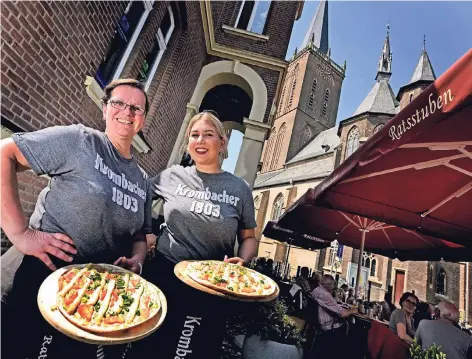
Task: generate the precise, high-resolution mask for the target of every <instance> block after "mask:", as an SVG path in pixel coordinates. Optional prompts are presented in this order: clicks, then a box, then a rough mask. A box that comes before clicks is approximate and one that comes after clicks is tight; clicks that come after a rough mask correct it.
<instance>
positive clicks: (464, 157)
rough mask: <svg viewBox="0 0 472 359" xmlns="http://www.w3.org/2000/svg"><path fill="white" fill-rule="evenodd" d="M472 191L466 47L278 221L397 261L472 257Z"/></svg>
mask: <svg viewBox="0 0 472 359" xmlns="http://www.w3.org/2000/svg"><path fill="white" fill-rule="evenodd" d="M471 189H472V50H470V51H469V52H467V53H466V54H465V55H464V56H463V57H462V58H461V59H460V60H459V61H457V62H456V63H455V64H454V65H453V66H452V67H451V68H450V69H448V70H447V71H446V72H445V73H444V74H443V75H442V76H441V77H440V78H438V79H437V80H436V81H435V82H434V83H433V84H431V85H430V86H429V87H428V88H427V89H425V90H424V91H423V92H422V93H421V94H420V95H419V96H418V97H417V98H416V99H415V100H414V101H412V102H411V103H410V104H409V105H408V106H407V107H406V108H404V109H403V110H402V111H401V112H400V113H398V114H397V115H396V116H395V117H394V118H392V119H391V120H390V121H389V122H388V123H387V124H386V125H385V126H384V128H382V129H381V130H380V131H379V132H377V133H376V134H375V135H374V136H372V137H371V138H370V139H369V140H368V141H366V142H365V143H364V144H363V145H362V146H361V147H360V148H359V149H358V150H357V151H356V152H355V153H354V154H353V155H352V156H351V157H350V158H349V159H347V160H346V161H344V162H343V163H342V165H341V166H339V167H338V168H337V169H336V170H335V171H333V173H332V174H331V175H330V176H329V177H328V178H326V179H325V180H324V181H323V182H321V183H320V184H319V185H318V186H317V187H316V188H314V189H310V190H308V191H307V193H306V194H305V195H303V196H302V197H301V198H300V199H299V200H298V201H297V202H296V203H295V204H294V205H292V206H291V207H290V208H289V209H288V210H287V211H286V213H285V214H284V215H283V216H282V217H281V219H280V220H279V221H278V223H277V225H278V226H280V227H285V228H289V229H295V230H296V231H297V232H302V233H307V234H310V235H313V236H316V237H321V238H325V239H332V237H333V235H336V233H338V240H339V242H341V243H344V244H347V245H349V246H352V247H356V248H361V249H362V248H363V246H364V239H365V248H366V249H368V250H369V251H371V252H375V253H379V254H384V255H387V256H389V257H398V258H399V259H403V260H406V259H416V260H427V259H431V260H435V259H439V258H441V257H442V258H444V259H449V260H471V259H472V255H471V250H472V191H471ZM386 223H388V224H386ZM356 227H357V228H356ZM402 228H403V229H402ZM360 230H362V231H360ZM358 233H362V235H359V234H358ZM366 234H367V235H366ZM439 238H442V239H439Z"/></svg>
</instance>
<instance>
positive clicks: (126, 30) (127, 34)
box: [95, 1, 152, 88]
mask: <svg viewBox="0 0 472 359" xmlns="http://www.w3.org/2000/svg"><path fill="white" fill-rule="evenodd" d="M151 8H152V1H145V2H143V1H130V3H129V4H128V6H127V7H126V9H125V11H124V13H123V15H122V16H121V19H120V20H119V22H118V24H117V26H116V29H115V34H114V36H113V39H112V40H111V42H110V45H109V46H108V50H107V52H106V55H105V56H104V58H103V59H102V61H101V63H100V65H99V66H98V70H97V72H96V73H95V80H97V82H98V83H99V85H100V86H101V87H102V88H104V87H105V86H106V85H108V83H109V82H111V81H112V80H114V79H117V78H119V77H120V75H121V72H122V71H123V68H124V66H125V63H126V61H127V60H128V57H129V54H130V53H131V50H132V48H133V46H134V44H135V42H136V39H137V38H138V35H139V33H140V32H141V29H142V27H143V25H144V22H145V21H146V18H147V16H148V14H149V11H151Z"/></svg>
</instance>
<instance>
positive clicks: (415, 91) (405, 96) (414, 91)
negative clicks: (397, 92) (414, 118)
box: [400, 85, 428, 109]
mask: <svg viewBox="0 0 472 359" xmlns="http://www.w3.org/2000/svg"><path fill="white" fill-rule="evenodd" d="M426 87H428V86H427V85H422V86H419V87H416V88H411V89H410V90H407V91H405V92H403V93H402V97H401V98H400V109H403V108H405V107H406V106H408V104H409V103H410V102H411V101H410V96H411V95H413V98H412V101H413V99H415V98H416V97H417V96H418V95H419V94H420V93H421V92H423V90H424V89H425V88H426Z"/></svg>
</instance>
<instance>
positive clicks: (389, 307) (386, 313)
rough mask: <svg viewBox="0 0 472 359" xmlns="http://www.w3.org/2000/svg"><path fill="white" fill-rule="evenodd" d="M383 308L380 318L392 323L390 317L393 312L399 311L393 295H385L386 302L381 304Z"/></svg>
mask: <svg viewBox="0 0 472 359" xmlns="http://www.w3.org/2000/svg"><path fill="white" fill-rule="evenodd" d="M380 305H381V307H382V311H381V314H380V318H381V319H383V320H386V321H390V316H391V315H392V312H393V311H394V310H395V309H397V308H396V307H395V304H393V303H392V295H391V294H390V293H388V292H387V293H385V296H384V301H383V302H382V303H380Z"/></svg>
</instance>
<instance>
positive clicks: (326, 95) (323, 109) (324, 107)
mask: <svg viewBox="0 0 472 359" xmlns="http://www.w3.org/2000/svg"><path fill="white" fill-rule="evenodd" d="M328 101H329V89H326V92H325V98H324V101H323V108H322V109H321V116H326V111H327V110H328Z"/></svg>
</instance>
